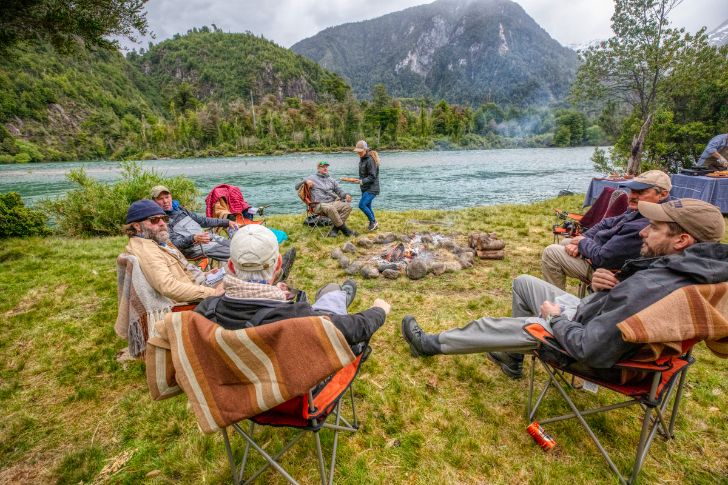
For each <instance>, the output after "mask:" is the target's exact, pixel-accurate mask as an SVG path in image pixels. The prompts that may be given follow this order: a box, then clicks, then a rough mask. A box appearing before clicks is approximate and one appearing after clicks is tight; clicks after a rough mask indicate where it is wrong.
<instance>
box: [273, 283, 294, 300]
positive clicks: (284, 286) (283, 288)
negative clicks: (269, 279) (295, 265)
mask: <svg viewBox="0 0 728 485" xmlns="http://www.w3.org/2000/svg"><path fill="white" fill-rule="evenodd" d="M276 288H278V289H279V290H281V291H282V292H283V293H285V294H286V300H292V299H293V297H294V296H296V295H294V294H293V292H292V291H291V289H290V288H288V285H287V284H285V283H284V282H282V281H279V282H278V283H276Z"/></svg>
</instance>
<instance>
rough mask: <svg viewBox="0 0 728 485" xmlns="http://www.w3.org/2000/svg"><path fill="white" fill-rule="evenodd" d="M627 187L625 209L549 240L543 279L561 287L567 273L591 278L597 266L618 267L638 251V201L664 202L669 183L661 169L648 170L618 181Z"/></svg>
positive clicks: (643, 223) (640, 220)
mask: <svg viewBox="0 0 728 485" xmlns="http://www.w3.org/2000/svg"><path fill="white" fill-rule="evenodd" d="M621 187H626V188H628V189H629V204H628V208H627V211H626V212H625V213H624V214H622V215H619V216H615V217H609V218H607V219H604V220H602V221H601V222H599V223H598V224H597V225H595V226H594V227H592V228H590V229H589V230H588V231H586V232H585V233H584V234H583V235H580V236H575V237H573V238H570V239H564V240H563V241H562V242H561V244H551V245H550V246H547V247H546V249H544V251H543V254H542V255H541V270H542V272H543V279H544V280H546V281H548V282H549V283H551V284H552V285H554V286H557V287H558V288H561V289H562V290H563V289H564V288H565V286H566V277H567V276H571V277H572V278H577V279H579V280H581V281H591V275H592V273H593V272H594V270H595V269H596V268H608V269H617V268H620V267H622V265H623V264H624V263H625V262H626V261H627V260H628V259H632V258H636V257H637V256H639V254H640V247H641V246H642V240H641V239H640V236H639V234H640V231H641V230H642V229H644V227H645V226H646V225H647V223H648V221H647V219H645V218H644V217H643V216H642V215H641V214H640V213H639V211H638V210H637V203H638V202H640V201H644V202H664V201H666V200H668V199H669V194H670V189H671V188H672V183H671V182H670V177H669V175H667V174H666V173H665V172H662V171H661V170H650V171H649V172H645V173H643V174H642V175H639V176H637V177H635V178H634V179H632V180H630V181H629V182H626V183H624V184H622V185H621Z"/></svg>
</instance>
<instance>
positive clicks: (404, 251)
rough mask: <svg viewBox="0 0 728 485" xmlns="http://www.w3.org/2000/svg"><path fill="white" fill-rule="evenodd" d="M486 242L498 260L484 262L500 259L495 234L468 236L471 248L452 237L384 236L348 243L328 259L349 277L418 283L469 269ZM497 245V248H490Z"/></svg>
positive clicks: (501, 257)
mask: <svg viewBox="0 0 728 485" xmlns="http://www.w3.org/2000/svg"><path fill="white" fill-rule="evenodd" d="M486 238H487V240H488V241H492V242H490V243H489V246H495V247H497V249H498V250H500V251H499V253H500V254H499V256H500V257H496V258H493V257H492V256H496V254H493V253H488V255H487V256H491V257H489V258H487V259H503V251H502V250H503V247H504V244H503V241H500V240H498V239H497V238H496V237H495V234H480V233H475V234H471V235H470V237H469V238H468V242H469V244H470V246H471V247H467V246H462V245H460V244H458V243H457V242H456V239H455V236H447V235H443V234H437V233H429V232H423V233H416V234H412V235H406V234H394V233H384V234H377V235H376V236H375V237H373V238H369V237H361V238H358V239H355V240H354V241H353V243H352V242H347V243H345V244H344V245H343V246H341V247H339V248H334V249H333V250H332V251H331V258H332V259H334V260H336V261H338V263H339V265H340V266H341V268H343V269H344V271H345V272H346V274H348V275H352V276H353V275H361V276H363V277H364V278H378V277H380V276H384V277H385V278H388V279H397V278H399V277H400V276H402V275H406V276H407V277H408V278H410V279H413V280H418V279H421V278H424V277H425V276H426V275H427V274H428V273H431V274H433V275H436V276H439V275H441V274H443V273H447V272H454V271H460V270H461V269H463V268H470V267H472V266H473V262H474V260H475V257H476V255H477V254H478V253H481V254H480V255H479V257H481V258H482V259H486V258H484V256H486V254H483V253H482V249H481V248H482V247H483V242H481V241H482V240H483V241H484V240H485V239H486ZM495 241H497V243H499V244H493V242H495Z"/></svg>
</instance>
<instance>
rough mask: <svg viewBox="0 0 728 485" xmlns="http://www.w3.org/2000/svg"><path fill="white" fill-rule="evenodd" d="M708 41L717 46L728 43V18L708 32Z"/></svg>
mask: <svg viewBox="0 0 728 485" xmlns="http://www.w3.org/2000/svg"><path fill="white" fill-rule="evenodd" d="M708 43H709V44H710V45H716V46H721V45H726V44H728V20H726V21H725V22H723V23H722V24H720V25H719V26H718V27H716V28H715V29H713V30H711V31H710V32H708Z"/></svg>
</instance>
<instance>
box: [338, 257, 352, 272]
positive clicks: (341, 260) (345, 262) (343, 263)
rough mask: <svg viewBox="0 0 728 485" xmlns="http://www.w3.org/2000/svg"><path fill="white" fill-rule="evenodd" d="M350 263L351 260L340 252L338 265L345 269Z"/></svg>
mask: <svg viewBox="0 0 728 485" xmlns="http://www.w3.org/2000/svg"><path fill="white" fill-rule="evenodd" d="M350 264H351V260H350V259H349V258H347V257H346V256H344V255H343V254H342V255H341V257H340V258H339V266H341V268H342V269H346V268H348V267H349V265H350Z"/></svg>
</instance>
